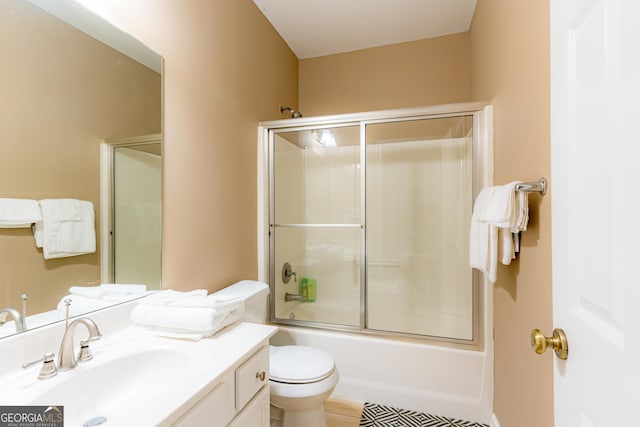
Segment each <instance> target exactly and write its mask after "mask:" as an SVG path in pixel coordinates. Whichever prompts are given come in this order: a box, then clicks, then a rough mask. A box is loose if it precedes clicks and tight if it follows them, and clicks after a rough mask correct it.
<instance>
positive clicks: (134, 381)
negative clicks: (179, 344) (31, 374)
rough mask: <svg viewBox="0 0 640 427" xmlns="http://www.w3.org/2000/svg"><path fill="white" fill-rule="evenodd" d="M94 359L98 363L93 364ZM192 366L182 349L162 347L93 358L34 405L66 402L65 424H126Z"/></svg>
mask: <svg viewBox="0 0 640 427" xmlns="http://www.w3.org/2000/svg"><path fill="white" fill-rule="evenodd" d="M92 362H95V363H93V364H92ZM188 366H189V357H188V356H187V355H186V354H185V353H184V352H181V351H179V350H175V349H167V348H158V349H151V350H145V351H142V352H139V353H134V354H129V355H124V356H122V357H118V358H115V359H112V360H108V361H106V362H104V363H100V360H99V359H97V360H91V361H88V362H85V363H80V364H79V365H78V367H77V368H76V369H74V370H73V371H68V372H61V373H60V374H59V375H58V376H59V377H62V376H67V377H68V378H66V379H65V380H64V381H61V382H58V383H57V384H55V385H53V386H52V387H50V388H48V389H47V390H46V391H44V392H42V393H41V394H39V395H38V396H37V397H35V398H34V399H33V400H32V401H31V402H30V403H31V404H33V405H57V406H60V405H63V406H64V419H65V425H70V426H82V425H84V424H85V423H88V424H87V425H99V424H105V423H106V422H108V424H109V425H114V424H116V425H126V424H127V423H126V419H123V416H124V415H126V414H127V413H128V412H129V411H128V410H127V409H129V408H131V409H135V405H138V404H140V403H141V402H143V401H146V400H148V399H149V398H151V397H153V396H154V394H155V393H156V392H157V388H158V387H159V386H160V385H161V384H165V385H166V384H170V383H172V382H174V381H175V380H176V379H177V378H179V377H180V372H181V371H183V370H184V369H186V368H188ZM47 381H48V380H47Z"/></svg>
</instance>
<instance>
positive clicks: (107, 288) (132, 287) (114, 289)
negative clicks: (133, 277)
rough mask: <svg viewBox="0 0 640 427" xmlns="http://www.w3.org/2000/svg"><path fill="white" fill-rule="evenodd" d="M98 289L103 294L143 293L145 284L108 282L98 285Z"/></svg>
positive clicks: (145, 288) (145, 290)
mask: <svg viewBox="0 0 640 427" xmlns="http://www.w3.org/2000/svg"><path fill="white" fill-rule="evenodd" d="M100 290H101V291H102V292H103V293H104V294H114V295H119V294H144V293H146V292H147V285H141V284H124V283H122V284H119V283H109V284H102V285H100Z"/></svg>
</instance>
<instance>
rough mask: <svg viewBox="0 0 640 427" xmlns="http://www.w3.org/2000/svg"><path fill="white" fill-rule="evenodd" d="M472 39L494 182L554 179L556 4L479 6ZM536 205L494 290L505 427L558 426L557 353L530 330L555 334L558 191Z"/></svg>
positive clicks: (493, 2) (474, 78)
mask: <svg viewBox="0 0 640 427" xmlns="http://www.w3.org/2000/svg"><path fill="white" fill-rule="evenodd" d="M470 34H471V70H472V72H471V94H472V98H473V100H478V101H480V100H482V101H490V102H492V103H493V105H494V106H495V182H496V183H498V184H502V183H506V182H509V181H513V180H516V179H521V180H535V179H537V178H538V177H540V176H546V177H549V171H550V158H549V156H550V154H549V126H550V125H549V114H550V107H549V96H550V95H549V90H550V88H549V1H548V0H541V1H513V0H482V1H479V2H478V6H477V9H476V13H475V17H474V19H473V23H472V27H471V31H470ZM550 183H551V186H550V187H551V189H553V180H551V181H550ZM529 201H530V203H531V206H530V223H529V229H528V230H527V231H526V232H524V233H523V234H522V238H523V240H522V245H523V248H522V251H521V253H520V256H519V258H518V260H516V261H515V262H514V263H513V264H512V265H511V266H509V267H501V268H499V269H498V280H497V283H496V285H495V296H494V306H495V307H494V328H495V334H494V335H495V338H494V340H495V400H494V409H495V413H496V415H497V417H498V420H499V421H500V423H501V425H502V426H503V427H549V426H552V425H553V379H552V355H551V354H550V353H549V352H547V353H546V354H544V355H542V356H538V355H536V354H535V353H534V352H533V351H532V350H531V348H530V347H529V333H530V332H531V329H533V328H540V329H542V330H543V331H544V332H546V333H551V330H552V307H551V304H552V301H551V194H549V193H547V195H546V196H544V197H541V196H538V195H530V196H529ZM532 411H533V412H532ZM534 413H535V415H533V414H534Z"/></svg>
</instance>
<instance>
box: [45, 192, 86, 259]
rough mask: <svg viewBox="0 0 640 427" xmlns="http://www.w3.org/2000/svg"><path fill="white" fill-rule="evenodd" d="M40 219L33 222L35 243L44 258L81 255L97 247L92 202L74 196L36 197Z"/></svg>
mask: <svg viewBox="0 0 640 427" xmlns="http://www.w3.org/2000/svg"><path fill="white" fill-rule="evenodd" d="M39 204H40V208H41V209H42V221H40V222H36V227H35V232H34V234H35V238H36V246H38V247H42V249H43V252H44V258H45V259H52V258H62V257H69V256H76V255H84V254H88V253H93V252H95V251H96V231H95V213H94V209H93V203H91V202H88V201H84V200H76V199H44V200H40V201H39Z"/></svg>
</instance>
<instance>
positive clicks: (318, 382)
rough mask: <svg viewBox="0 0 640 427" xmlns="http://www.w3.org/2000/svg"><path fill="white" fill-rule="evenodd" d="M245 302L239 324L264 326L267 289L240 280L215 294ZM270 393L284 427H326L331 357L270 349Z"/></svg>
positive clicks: (295, 348) (332, 382)
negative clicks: (249, 323)
mask: <svg viewBox="0 0 640 427" xmlns="http://www.w3.org/2000/svg"><path fill="white" fill-rule="evenodd" d="M216 294H217V295H225V296H237V297H240V298H241V299H242V300H243V302H244V315H243V316H242V318H241V319H240V321H244V322H253V323H266V321H267V297H268V295H269V287H268V285H267V284H265V283H262V282H255V281H252V280H243V281H241V282H238V283H235V284H233V285H231V286H229V287H227V288H224V289H222V290H220V291H218V292H216ZM269 357H270V362H269V370H270V375H269V393H270V400H271V404H272V405H273V406H275V407H277V408H280V409H282V425H283V427H300V426H304V427H326V425H327V424H326V419H325V415H324V402H325V400H327V398H328V397H329V396H330V395H331V393H332V392H333V389H334V388H335V387H336V385H337V384H338V379H339V374H338V370H337V368H336V366H335V363H334V361H333V358H332V357H331V355H329V354H328V353H326V352H324V351H322V350H320V349H317V348H313V347H308V346H299V345H289V346H270V347H269Z"/></svg>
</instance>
